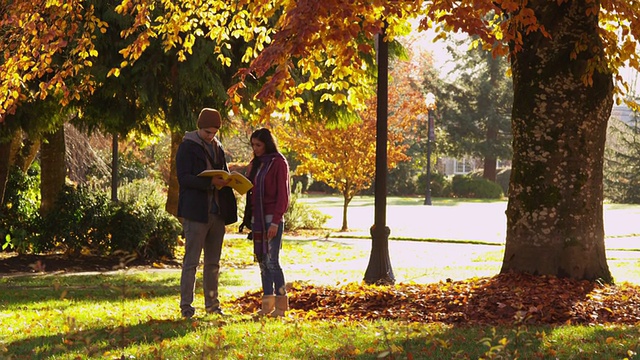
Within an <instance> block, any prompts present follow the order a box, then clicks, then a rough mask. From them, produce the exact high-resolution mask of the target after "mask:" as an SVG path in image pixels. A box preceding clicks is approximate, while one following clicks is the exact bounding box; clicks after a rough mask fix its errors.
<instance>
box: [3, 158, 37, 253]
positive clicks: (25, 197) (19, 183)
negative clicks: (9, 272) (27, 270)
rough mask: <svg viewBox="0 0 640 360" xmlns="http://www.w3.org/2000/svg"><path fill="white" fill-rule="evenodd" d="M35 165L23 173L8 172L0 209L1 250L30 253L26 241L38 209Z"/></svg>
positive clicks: (29, 236)
mask: <svg viewBox="0 0 640 360" xmlns="http://www.w3.org/2000/svg"><path fill="white" fill-rule="evenodd" d="M38 174H39V171H38V164H35V165H33V166H32V167H31V168H30V169H29V170H28V171H27V173H26V174H25V173H23V172H22V171H21V170H20V169H19V168H17V167H14V168H12V169H10V171H9V178H8V179H7V184H6V187H5V194H4V203H3V204H1V206H0V245H1V247H2V250H12V251H16V252H18V253H21V254H23V253H28V252H30V251H31V241H30V238H31V236H32V233H33V228H34V226H33V224H34V222H35V220H36V219H37V218H38V209H39V207H40V176H39V175H38Z"/></svg>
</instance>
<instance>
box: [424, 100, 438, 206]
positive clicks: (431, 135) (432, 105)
mask: <svg viewBox="0 0 640 360" xmlns="http://www.w3.org/2000/svg"><path fill="white" fill-rule="evenodd" d="M424 102H425V104H426V105H427V119H428V120H427V133H428V135H427V191H426V194H425V197H424V204H425V205H431V142H432V141H435V140H436V134H435V124H434V117H433V111H434V110H435V109H436V96H435V95H433V94H432V93H428V94H427V95H426V97H425V99H424Z"/></svg>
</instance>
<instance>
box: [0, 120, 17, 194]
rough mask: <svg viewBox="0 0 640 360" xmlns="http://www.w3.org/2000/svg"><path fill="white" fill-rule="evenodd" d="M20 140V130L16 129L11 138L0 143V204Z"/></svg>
mask: <svg viewBox="0 0 640 360" xmlns="http://www.w3.org/2000/svg"><path fill="white" fill-rule="evenodd" d="M21 141H22V131H21V130H16V131H15V132H14V133H13V136H12V137H11V139H10V140H9V141H7V142H4V143H0V205H2V204H4V193H5V190H6V187H7V181H8V180H9V172H10V171H11V166H13V165H14V163H15V159H16V153H17V152H18V151H19V149H20V143H21Z"/></svg>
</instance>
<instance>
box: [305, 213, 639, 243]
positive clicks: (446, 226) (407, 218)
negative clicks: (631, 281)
mask: <svg viewBox="0 0 640 360" xmlns="http://www.w3.org/2000/svg"><path fill="white" fill-rule="evenodd" d="M506 208H507V203H506V202H495V203H456V204H453V205H432V206H424V205H415V206H412V205H402V206H393V205H390V206H387V217H386V221H387V226H388V227H389V228H390V229H391V235H390V237H391V238H397V239H439V240H454V241H455V240H464V241H476V242H480V243H492V244H504V242H505V238H506V225H507V218H506V215H505V210H506ZM318 209H319V210H320V211H322V212H323V213H326V214H329V215H331V216H332V218H331V219H329V221H328V222H327V224H326V227H327V228H331V229H340V228H341V226H342V208H339V207H335V206H334V207H319V208H318ZM347 219H348V225H349V229H350V231H349V232H348V233H339V232H335V233H333V234H332V235H334V236H338V237H342V236H357V237H368V236H370V235H369V230H368V229H369V228H370V227H371V225H373V221H374V207H373V206H350V207H349V209H348V216H347ZM604 228H605V237H606V240H605V245H606V246H607V248H613V249H640V206H630V207H629V206H624V207H622V208H621V207H620V206H616V205H605V206H604Z"/></svg>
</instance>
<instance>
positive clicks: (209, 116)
mask: <svg viewBox="0 0 640 360" xmlns="http://www.w3.org/2000/svg"><path fill="white" fill-rule="evenodd" d="M220 125H222V119H221V117H220V113H219V112H218V110H216V109H210V108H204V109H202V111H200V115H199V116H198V129H206V128H211V127H215V128H220Z"/></svg>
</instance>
